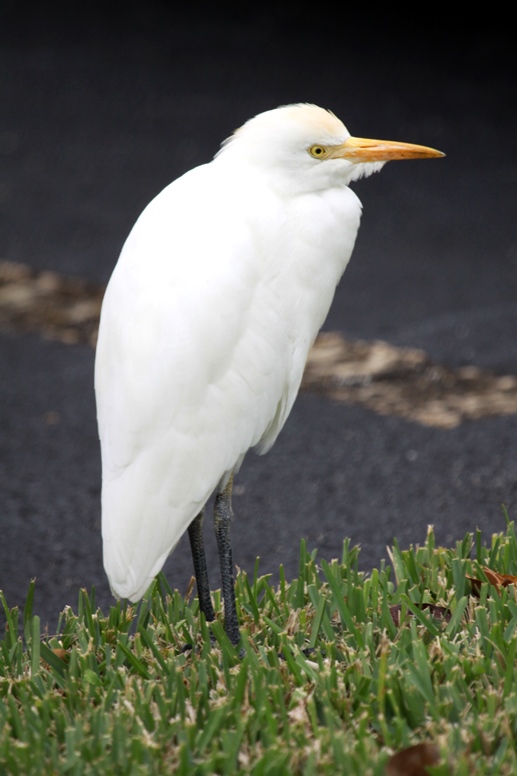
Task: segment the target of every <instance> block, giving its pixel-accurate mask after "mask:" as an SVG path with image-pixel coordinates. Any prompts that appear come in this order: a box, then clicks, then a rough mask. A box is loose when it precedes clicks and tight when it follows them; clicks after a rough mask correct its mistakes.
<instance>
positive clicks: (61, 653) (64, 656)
mask: <svg viewBox="0 0 517 776" xmlns="http://www.w3.org/2000/svg"><path fill="white" fill-rule="evenodd" d="M52 652H53V653H54V655H56V656H57V657H58V658H59V659H60V660H64V661H65V663H67V662H68V658H69V654H68V650H66V649H53V650H52Z"/></svg>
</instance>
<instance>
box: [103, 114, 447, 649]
mask: <svg viewBox="0 0 517 776" xmlns="http://www.w3.org/2000/svg"><path fill="white" fill-rule="evenodd" d="M437 156H443V154H441V153H440V152H439V151H436V150H434V149H431V148H427V147H425V146H418V145H412V144H407V143H397V142H391V141H381V140H365V139H361V138H353V137H351V136H350V134H349V132H348V130H347V129H346V127H345V126H344V124H342V122H341V121H340V120H339V119H338V118H336V116H334V115H333V114H332V113H330V112H328V111H326V110H323V109H322V108H318V107H316V106H315V105H305V104H301V105H288V106H284V107H281V108H277V109H276V110H271V111H267V112H265V113H261V114H260V115H258V116H256V117H255V118H253V119H251V120H250V121H248V122H247V123H246V124H244V126H243V127H241V128H240V129H238V130H237V131H236V132H235V133H234V134H233V136H232V137H231V138H230V139H229V140H227V141H226V142H225V143H224V144H223V146H222V148H221V150H220V151H219V153H218V154H217V155H216V157H215V158H214V160H213V161H212V162H210V163H209V164H205V165H202V166H200V167H197V168H195V169H193V170H191V171H190V172H188V173H186V174H185V175H183V176H182V177H181V178H179V179H178V180H176V181H174V182H173V183H171V184H170V185H169V186H167V188H165V189H164V190H163V191H162V192H161V193H160V194H159V195H158V196H157V197H156V198H155V199H154V200H153V201H152V202H151V203H150V204H149V205H148V206H147V207H146V208H145V210H144V211H143V213H142V214H141V216H140V217H139V219H138V220H137V222H136V224H135V226H134V227H133V230H132V231H131V233H130V235H129V237H128V238H127V241H126V243H125V245H124V247H123V250H122V253H121V255H120V258H119V261H118V264H117V266H116V268H115V270H114V272H113V275H112V278H111V280H110V283H109V285H108V288H107V291H106V296H105V298H104V302H103V306H102V314H101V323H100V330H99V339H98V345H97V355H96V368H95V390H96V397H97V413H98V423H99V436H100V441H101V453H102V533H103V541H104V565H105V568H106V572H107V575H108V578H109V581H110V585H111V589H112V591H113V593H114V594H115V595H117V596H119V597H124V598H129V599H131V600H132V601H137V600H138V599H140V598H141V597H142V595H143V594H144V592H145V591H146V589H147V588H148V586H149V585H150V583H151V581H152V579H153V577H154V576H155V575H156V574H157V573H158V572H159V571H160V569H161V568H162V566H163V564H164V562H165V560H166V558H167V556H168V555H169V554H170V553H171V552H172V550H173V549H174V547H175V546H176V544H177V542H178V541H179V539H180V537H181V536H182V534H183V533H184V532H185V530H187V529H188V531H189V537H190V542H191V548H192V554H193V560H194V570H195V574H196V580H197V586H198V595H199V601H200V608H201V611H202V612H203V613H204V615H205V617H206V619H207V621H211V620H213V619H214V610H213V607H212V602H211V598H210V590H209V586H208V576H207V570H206V561H205V553H204V545H203V534H202V527H203V510H204V506H205V504H206V502H207V501H208V499H209V498H210V496H211V495H212V494H213V493H214V492H216V493H217V496H216V501H215V515H214V521H215V528H216V536H217V541H218V548H219V555H220V560H221V576H222V589H223V598H224V607H225V629H226V633H227V635H228V637H229V638H230V640H231V641H232V642H233V643H234V644H236V643H237V642H238V641H239V629H238V620H237V613H236V607H235V593H234V588H233V570H232V559H231V548H230V538H229V523H230V519H231V517H232V507H231V493H232V483H233V476H234V474H235V473H236V472H237V471H238V469H239V467H240V465H241V463H242V460H243V458H244V456H245V455H246V453H247V451H248V450H249V449H250V448H254V449H255V450H256V451H257V452H259V453H266V452H267V451H268V450H269V449H270V448H271V446H272V445H273V443H274V441H275V439H276V438H277V436H278V434H279V432H280V430H281V428H282V426H283V425H284V423H285V421H286V419H287V417H288V415H289V412H290V411H291V408H292V406H293V403H294V400H295V398H296V395H297V393H298V389H299V386H300V382H301V379H302V374H303V370H304V366H305V362H306V359H307V355H308V352H309V348H310V347H311V345H312V343H313V342H314V339H315V337H316V335H317V333H318V331H319V329H320V327H321V325H322V324H323V322H324V320H325V317H326V315H327V312H328V310H329V307H330V305H331V302H332V298H333V296H334V291H335V288H336V285H337V283H338V281H339V279H340V278H341V275H342V274H343V272H344V270H345V267H346V265H347V263H348V260H349V258H350V255H351V253H352V249H353V247H354V242H355V239H356V234H357V230H358V227H359V220H360V216H361V203H360V201H359V199H358V198H357V196H356V195H355V194H354V193H353V192H352V191H351V190H350V188H349V184H350V183H351V182H352V181H355V180H357V179H358V178H361V177H362V176H365V175H370V174H371V173H373V172H376V171H377V170H380V169H381V167H382V166H383V164H384V163H385V162H387V161H390V160H392V159H408V158H424V157H437Z"/></svg>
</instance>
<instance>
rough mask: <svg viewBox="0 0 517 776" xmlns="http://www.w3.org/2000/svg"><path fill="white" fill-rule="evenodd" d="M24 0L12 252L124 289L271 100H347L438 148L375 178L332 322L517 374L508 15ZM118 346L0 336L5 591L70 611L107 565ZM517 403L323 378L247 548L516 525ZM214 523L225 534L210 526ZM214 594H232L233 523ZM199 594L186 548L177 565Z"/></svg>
mask: <svg viewBox="0 0 517 776" xmlns="http://www.w3.org/2000/svg"><path fill="white" fill-rule="evenodd" d="M66 8H67V6H66V5H63V6H61V7H57V6H56V7H54V6H49V7H41V8H40V7H39V6H38V7H34V10H33V13H32V14H26V15H25V17H24V18H22V16H21V11H20V10H19V7H18V5H16V4H14V3H13V4H11V5H9V3H8V4H7V6H6V10H4V11H2V12H0V70H1V73H2V78H1V79H0V219H1V221H0V259H3V260H9V261H13V262H23V263H25V264H28V265H30V266H31V267H34V268H39V269H52V270H55V271H57V272H59V273H62V274H65V275H72V276H78V277H82V278H85V279H88V280H90V281H95V282H98V283H106V282H107V280H108V278H109V276H110V274H111V271H112V269H113V266H114V264H115V262H116V259H117V256H118V253H119V251H120V248H121V246H122V243H123V241H124V239H125V237H126V235H127V233H128V232H129V230H130V228H131V226H132V224H133V222H134V220H135V219H136V217H137V216H138V214H139V212H140V211H141V210H142V208H143V207H144V206H145V204H146V203H147V202H148V201H149V200H150V199H151V198H152V196H154V195H155V194H156V193H157V192H158V191H159V190H160V189H161V188H163V187H164V186H165V185H166V184H167V183H169V182H170V181H171V180H172V179H174V178H175V177H177V176H178V175H180V174H181V173H182V172H184V171H185V170H187V169H189V168H190V167H193V166H195V165H197V164H200V163H202V162H205V161H208V160H210V158H211V157H212V156H213V154H214V153H215V152H216V151H217V149H218V146H219V143H220V142H221V141H222V140H223V139H224V138H225V137H226V136H228V135H229V134H230V133H231V131H232V130H233V129H234V128H235V127H237V126H239V125H240V124H241V123H242V122H243V121H245V120H246V119H247V118H249V117H251V116H253V115H255V114H256V113H258V112H260V111H262V110H265V109H268V108H272V107H276V106H277V105H279V104H285V103H288V102H298V101H304V102H315V103H317V104H320V105H322V106H324V107H328V108H331V109H332V110H333V111H334V112H335V113H336V114H337V115H338V116H339V117H340V118H342V119H343V121H344V122H345V124H347V126H348V127H349V129H350V131H351V132H352V134H357V135H363V136H371V137H386V138H390V139H397V140H402V141H408V142H417V143H423V144H427V145H432V146H435V147H437V148H439V149H441V150H443V151H445V152H446V154H447V158H446V159H444V160H441V161H426V162H411V163H409V162H407V163H394V164H390V165H388V166H387V167H386V168H385V169H384V170H383V171H382V172H381V173H380V174H379V175H376V176H374V177H372V178H369V179H367V180H365V181H361V182H359V183H358V184H356V185H355V186H354V188H355V190H356V191H357V193H358V194H359V196H360V197H361V199H362V201H363V205H364V216H363V222H362V226H361V230H360V233H359V239H358V242H357V246H356V250H355V252H354V255H353V257H352V261H351V264H350V266H349V268H348V270H347V272H346V273H345V276H344V279H343V282H342V283H341V285H340V287H339V289H338V292H337V295H336V299H335V302H334V306H333V308H332V311H331V313H330V316H329V319H328V321H327V324H326V326H325V328H326V329H329V330H334V329H335V330H339V331H342V332H344V333H345V334H346V335H347V336H349V337H357V338H364V339H374V338H380V339H385V340H387V341H389V342H391V343H393V344H395V345H408V346H413V347H419V348H423V349H424V350H425V351H426V352H427V353H428V354H429V355H430V356H431V358H432V359H434V360H435V361H437V362H438V363H441V364H445V365H448V366H452V367H458V366H462V365H475V366H478V367H482V368H483V369H486V370H489V371H492V372H494V373H496V374H501V375H504V374H508V375H516V374H517V347H516V339H517V338H516V335H517V304H516V298H517V219H516V202H517V151H516V148H515V137H516V136H517V119H516V115H515V105H516V96H517V95H516V80H515V72H516V69H515V61H514V59H513V48H514V44H513V40H512V36H511V32H510V30H509V31H508V32H506V31H505V30H504V29H503V23H502V22H501V24H500V27H499V28H496V27H494V28H490V26H486V27H485V28H484V29H481V28H479V29H474V28H473V29H471V30H465V31H464V36H463V37H462V38H457V37H456V36H455V34H454V33H453V32H449V33H447V31H445V32H443V30H442V28H441V26H440V25H438V24H437V23H436V24H435V25H431V26H427V27H424V28H422V27H419V28H418V29H416V28H415V30H414V32H412V31H408V30H407V29H406V31H403V30H401V29H398V30H397V29H396V28H394V29H393V30H392V29H390V28H388V27H385V28H384V29H381V27H379V28H375V27H372V26H371V25H368V24H366V23H365V25H364V26H363V27H361V24H360V19H359V17H358V16H357V17H355V18H351V17H349V19H348V24H347V25H346V24H345V25H343V24H337V23H334V21H335V20H332V18H328V15H327V13H326V12H325V11H324V10H323V9H322V11H321V19H318V20H314V19H312V20H307V19H306V18H305V17H304V15H303V14H302V13H300V12H299V13H296V12H294V11H291V10H290V9H289V8H285V10H284V11H283V12H277V14H276V15H275V16H269V15H268V14H267V13H266V12H263V13H262V15H260V14H256V15H253V14H252V13H250V14H249V15H246V14H245V13H244V12H241V15H240V17H239V15H238V13H237V12H232V11H229V12H228V13H227V14H226V16H223V17H217V16H215V14H214V15H213V16H211V17H208V18H206V17H205V18H201V17H200V16H196V15H195V14H194V12H191V13H190V15H188V14H187V15H185V16H184V17H178V16H177V14H176V13H175V12H174V11H173V9H172V7H171V8H169V7H168V6H167V5H165V4H163V3H162V4H160V3H157V2H151V3H147V4H142V10H140V11H139V10H138V9H137V7H136V6H135V7H133V6H131V5H122V4H121V5H119V6H113V8H116V9H117V12H116V13H115V12H113V11H112V13H111V14H110V15H109V16H108V15H107V14H103V13H101V12H99V11H95V10H86V9H84V8H83V9H81V10H80V11H79V9H80V8H81V7H80V6H77V7H74V8H72V9H70V8H69V10H66ZM93 362H94V353H93V351H92V350H91V349H90V348H89V347H88V346H87V345H73V346H67V345H64V344H61V343H57V342H50V341H46V340H44V339H42V338H40V337H38V336H37V335H26V334H21V333H16V332H4V333H1V334H0V365H1V366H0V369H1V374H2V379H1V380H0V510H1V511H0V520H1V528H2V539H1V541H0V588H2V589H3V590H4V591H5V593H6V596H7V599H8V601H9V603H10V605H11V606H12V605H14V604H21V603H23V601H24V598H25V595H26V591H27V588H28V584H29V581H30V579H31V578H32V577H34V576H35V577H37V587H36V605H35V609H36V611H37V613H39V614H41V616H42V617H43V618H44V619H45V620H47V621H48V623H49V626H50V628H53V627H55V624H56V622H57V617H58V613H59V610H60V609H61V608H62V607H63V606H64V605H65V604H71V605H73V606H74V607H75V605H76V600H77V591H78V588H79V587H80V586H86V587H88V588H90V587H91V586H92V585H95V586H96V588H97V596H98V601H99V603H100V604H101V605H102V606H103V607H105V606H107V605H108V604H109V602H110V601H111V600H112V599H111V597H110V594H109V590H108V586H107V582H106V579H105V576H104V572H103V569H102V560H101V540H100V509H99V494H100V461H99V450H98V442H97V430H96V423H95V407H94V397H93ZM516 432H517V417H516V416H515V415H510V416H504V417H492V418H490V417H486V418H483V419H481V420H478V421H472V422H466V423H462V424H461V425H459V426H457V427H456V428H452V429H447V430H444V429H440V428H433V427H426V426H422V425H419V424H416V423H412V422H409V421H407V420H405V419H404V418H400V417H390V416H384V417H383V416H380V415H377V414H375V413H374V412H371V411H368V410H365V409H363V408H361V407H357V406H344V405H339V404H336V403H332V402H330V401H329V400H327V399H324V398H322V397H319V396H314V395H307V394H303V395H300V397H299V399H298V401H297V403H296V405H295V409H294V411H293V413H292V415H291V418H290V419H289V421H288V423H287V425H286V427H285V429H284V431H283V433H282V434H281V436H280V438H279V440H278V442H277V444H276V445H275V447H274V448H273V450H272V451H271V453H269V454H268V455H267V456H265V457H262V458H258V457H257V456H255V455H250V456H248V458H247V460H246V461H245V464H244V466H243V468H242V470H241V473H240V475H239V477H238V481H237V493H236V497H235V504H234V506H235V511H236V520H235V524H234V529H233V543H234V560H235V562H236V563H237V565H239V566H241V567H243V568H245V569H247V570H248V571H250V572H252V571H253V566H254V559H255V556H256V555H260V557H261V562H260V570H261V571H262V572H263V573H266V572H269V571H275V570H277V569H278V566H279V564H280V563H284V565H285V568H286V571H287V574H288V576H294V575H295V574H296V562H297V556H298V547H299V541H300V539H301V538H302V537H306V538H307V539H308V542H309V545H310V547H315V546H317V547H318V548H319V550H320V554H321V555H322V556H325V557H336V556H339V555H340V550H341V544H342V540H343V538H344V537H345V536H349V537H350V538H351V541H352V543H353V544H356V543H361V545H362V550H361V556H360V557H361V565H362V567H363V568H364V569H365V570H367V569H368V568H371V567H372V565H373V564H376V563H378V562H379V560H380V559H381V558H383V557H386V553H385V547H386V544H389V543H390V542H391V541H392V539H393V537H394V536H396V537H397V538H398V539H399V541H400V543H401V544H402V545H403V546H405V545H407V544H409V543H410V542H419V541H422V540H423V539H424V537H425V533H426V527H427V525H428V524H429V523H433V524H434V525H435V528H436V531H437V537H438V541H439V542H440V543H442V544H446V545H448V544H451V543H453V542H454V541H456V540H457V539H461V538H462V537H463V535H464V533H465V532H466V531H467V530H474V529H475V528H476V527H478V526H479V527H480V528H481V529H482V531H483V533H484V536H485V538H486V539H488V538H489V536H490V534H491V533H492V532H493V531H498V530H502V529H503V528H504V519H503V511H502V504H505V505H506V507H507V509H508V511H509V514H510V516H511V517H515V509H516V506H517V434H516ZM208 527H209V526H207V528H208ZM208 533H209V534H210V535H209V545H210V568H211V569H212V575H211V581H212V586H213V587H218V586H219V575H218V568H217V563H216V560H215V542H214V541H213V540H212V536H211V531H208ZM166 570H167V573H168V576H169V578H170V580H171V582H172V583H173V584H174V585H177V586H178V587H179V589H180V590H182V591H184V590H185V589H186V587H187V585H188V582H189V579H190V575H191V560H190V554H189V551H188V548H187V544H186V542H185V541H184V540H182V542H181V543H180V545H179V546H178V548H177V549H176V551H175V553H174V555H173V556H172V558H171V559H170V560H169V561H168V564H167V567H166Z"/></svg>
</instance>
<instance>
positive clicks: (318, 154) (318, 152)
mask: <svg viewBox="0 0 517 776" xmlns="http://www.w3.org/2000/svg"><path fill="white" fill-rule="evenodd" d="M309 153H310V155H311V156H313V157H314V158H315V159H324V158H325V157H326V156H327V155H328V148H325V146H320V145H313V146H311V147H310V148H309Z"/></svg>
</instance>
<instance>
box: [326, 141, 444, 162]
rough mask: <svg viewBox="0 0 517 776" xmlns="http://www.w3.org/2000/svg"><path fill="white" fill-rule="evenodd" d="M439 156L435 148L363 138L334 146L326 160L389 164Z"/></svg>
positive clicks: (440, 154) (439, 152)
mask: <svg viewBox="0 0 517 776" xmlns="http://www.w3.org/2000/svg"><path fill="white" fill-rule="evenodd" d="M439 156H445V154H443V153H442V152H441V151H437V150H436V149H435V148H428V147H427V146H421V145H414V144H413V143H398V142H397V141H394V140H370V139H369V138H364V137H349V138H348V140H345V142H344V143H341V145H339V146H334V147H333V148H332V149H331V150H330V153H329V154H328V158H334V159H348V161H349V162H391V161H393V160H395V159H431V158H433V157H439Z"/></svg>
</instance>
